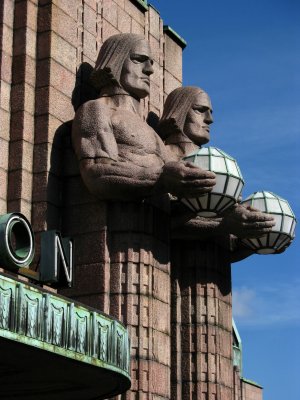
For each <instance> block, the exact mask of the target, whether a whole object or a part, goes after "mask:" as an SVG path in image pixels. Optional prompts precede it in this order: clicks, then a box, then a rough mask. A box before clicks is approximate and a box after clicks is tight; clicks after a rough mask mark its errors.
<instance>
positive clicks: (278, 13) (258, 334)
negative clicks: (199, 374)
mask: <svg viewBox="0 0 300 400" xmlns="http://www.w3.org/2000/svg"><path fill="white" fill-rule="evenodd" d="M150 3H151V1H150ZM152 4H153V5H154V6H155V7H156V8H157V9H158V10H159V11H160V13H161V16H162V18H163V19H164V22H165V24H168V25H170V26H171V27H172V28H173V29H175V30H176V31H177V32H178V33H179V34H180V35H181V36H183V37H184V38H185V39H186V41H187V42H188V46H187V48H186V49H185V50H184V56H183V76H184V84H185V85H195V86H200V87H202V88H203V89H205V90H206V91H207V92H208V93H209V95H210V97H211V99H212V104H213V108H214V114H213V116H214V124H213V125H212V127H211V145H213V146H216V147H219V148H221V149H223V150H224V151H226V152H227V153H229V154H230V155H232V156H234V157H235V158H236V159H237V160H238V163H239V166H240V168H241V171H242V173H243V175H244V178H245V181H246V185H245V188H244V192H243V195H244V197H246V196H247V195H249V194H251V193H252V192H254V191H257V190H261V189H264V190H270V191H273V192H275V193H277V194H279V195H280V196H282V197H284V198H286V199H288V201H289V202H290V205H291V206H292V208H293V210H294V212H295V214H296V216H298V218H300V189H299V187H300V177H299V176H300V174H299V172H300V168H299V167H300V2H299V1H298V0H251V1H250V0H227V1H224V0H214V1H203V0H197V1H196V0H185V1H179V0H175V1H174V0H152ZM298 230H299V229H298ZM232 271H233V274H232V275H233V299H234V308H233V309H234V315H235V320H236V324H237V327H238V329H239V333H240V335H241V338H242V342H243V350H244V352H243V357H244V359H243V363H244V367H243V374H244V376H245V377H246V378H248V379H252V380H254V381H257V382H258V383H260V384H261V385H262V386H263V387H264V400H283V399H284V400H285V399H300V383H299V382H300V380H299V377H298V375H299V373H300V344H299V342H300V255H299V240H298V238H297V237H296V239H295V240H294V242H293V244H292V246H291V247H290V248H289V249H288V250H287V251H286V252H285V253H284V254H282V255H277V256H270V255H269V256H262V255H260V256H259V255H255V256H252V257H250V258H249V259H247V260H244V261H242V262H239V263H237V264H234V265H233V268H232Z"/></svg>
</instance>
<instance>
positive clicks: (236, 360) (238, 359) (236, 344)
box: [232, 320, 243, 375]
mask: <svg viewBox="0 0 300 400" xmlns="http://www.w3.org/2000/svg"><path fill="white" fill-rule="evenodd" d="M232 336H233V345H232V347H233V365H234V366H235V367H238V369H239V371H240V374H241V375H242V372H243V370H242V367H243V363H242V361H243V359H242V354H243V352H242V340H241V337H240V335H239V332H238V330H237V327H236V325H235V322H234V320H232Z"/></svg>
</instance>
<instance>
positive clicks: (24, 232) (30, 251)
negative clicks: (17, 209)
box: [0, 213, 34, 270]
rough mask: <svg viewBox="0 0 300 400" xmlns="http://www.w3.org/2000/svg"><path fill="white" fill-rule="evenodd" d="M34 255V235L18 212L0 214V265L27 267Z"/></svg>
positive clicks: (11, 267)
mask: <svg viewBox="0 0 300 400" xmlns="http://www.w3.org/2000/svg"><path fill="white" fill-rule="evenodd" d="M33 256H34V235H33V232H32V228H31V226H30V223H29V222H28V220H27V219H26V218H25V217H24V215H22V214H20V213H11V214H5V215H1V216H0V267H3V268H7V269H13V270H16V269H18V268H27V267H28V266H29V264H30V263H31V261H32V259H33Z"/></svg>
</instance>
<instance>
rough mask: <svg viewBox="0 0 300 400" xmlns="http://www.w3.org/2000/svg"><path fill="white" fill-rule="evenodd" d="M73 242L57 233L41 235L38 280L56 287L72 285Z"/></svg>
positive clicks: (47, 232) (50, 232) (51, 232)
mask: <svg viewBox="0 0 300 400" xmlns="http://www.w3.org/2000/svg"><path fill="white" fill-rule="evenodd" d="M73 266H74V257H73V241H72V240H71V239H70V238H62V237H61V235H60V233H59V232H57V231H46V232H43V233H42V234H41V259H40V280H41V281H42V282H47V283H55V284H56V285H54V286H57V287H63V286H66V284H67V285H68V286H69V287H71V286H72V283H73Z"/></svg>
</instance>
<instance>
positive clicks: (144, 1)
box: [132, 0, 148, 11]
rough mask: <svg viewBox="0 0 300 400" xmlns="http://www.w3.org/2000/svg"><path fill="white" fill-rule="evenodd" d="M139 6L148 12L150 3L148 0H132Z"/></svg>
mask: <svg viewBox="0 0 300 400" xmlns="http://www.w3.org/2000/svg"><path fill="white" fill-rule="evenodd" d="M132 1H133V2H134V3H136V4H137V5H138V6H140V7H141V8H142V9H143V10H144V11H148V1H147V0H132Z"/></svg>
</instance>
